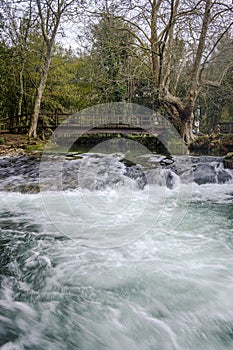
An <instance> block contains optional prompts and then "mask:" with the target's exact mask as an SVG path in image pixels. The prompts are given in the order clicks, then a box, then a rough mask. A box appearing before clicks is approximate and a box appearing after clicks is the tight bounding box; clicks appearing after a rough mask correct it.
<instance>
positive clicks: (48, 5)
mask: <svg viewBox="0 0 233 350" xmlns="http://www.w3.org/2000/svg"><path fill="white" fill-rule="evenodd" d="M76 3H77V1H75V0H35V5H36V12H37V14H38V17H39V22H40V27H41V32H42V36H43V39H44V43H45V55H44V61H43V65H42V67H41V74H40V81H39V84H38V86H37V89H36V95H35V100H34V108H33V114H32V118H31V124H30V128H29V132H28V134H29V136H30V137H36V136H37V124H38V118H39V113H40V106H41V100H42V96H43V93H44V89H45V86H46V82H47V78H48V74H49V68H50V64H51V58H52V53H53V48H54V44H55V39H56V35H57V33H58V30H59V27H60V26H61V22H62V20H63V21H64V20H65V18H69V17H70V16H71V14H72V11H71V10H72V9H71V8H72V6H73V5H75V4H76ZM73 13H76V8H73Z"/></svg>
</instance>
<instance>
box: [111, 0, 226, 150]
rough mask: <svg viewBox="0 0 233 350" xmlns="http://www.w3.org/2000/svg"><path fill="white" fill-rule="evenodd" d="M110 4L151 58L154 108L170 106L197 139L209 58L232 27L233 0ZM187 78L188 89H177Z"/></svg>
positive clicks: (223, 67)
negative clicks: (197, 119) (198, 110)
mask: <svg viewBox="0 0 233 350" xmlns="http://www.w3.org/2000/svg"><path fill="white" fill-rule="evenodd" d="M106 3H107V4H108V6H109V7H110V6H111V4H112V7H114V8H115V13H117V14H118V16H119V17H121V18H124V20H125V21H126V22H128V23H129V24H130V25H131V26H132V27H134V28H135V29H136V30H135V31H134V35H135V38H136V39H137V44H138V46H139V47H140V48H141V50H143V51H144V52H145V54H147V55H149V56H150V59H151V75H152V79H153V86H154V91H153V95H154V108H163V109H165V111H166V112H167V114H168V115H169V116H170V117H171V119H172V120H173V122H174V123H175V124H176V125H177V126H178V127H179V129H180V131H181V134H182V136H183V138H184V139H185V140H186V142H187V143H188V144H189V143H190V141H191V140H192V139H193V138H194V136H193V132H192V124H193V118H194V108H195V103H196V100H197V97H198V95H199V93H200V91H201V89H202V87H203V86H204V85H205V84H207V79H206V74H205V71H206V67H208V65H209V64H210V62H209V59H210V57H211V59H213V58H214V55H213V52H214V51H215V49H216V46H217V45H218V43H219V42H221V41H222V40H223V39H224V38H225V36H226V35H228V34H229V32H230V30H231V28H232V6H231V0H226V1H217V0H192V1H186V0H167V1H162V0H150V1H143V0H141V1H140V3H139V2H138V1H136V0H124V1H121V2H118V3H117V2H113V1H110V0H109V1H107V0H106ZM181 46H183V47H182V49H181V50H179V48H181ZM231 64H232V60H231V62H228V64H227V66H226V65H224V64H222V65H221V67H220V74H219V76H218V82H220V81H221V79H222V78H223V76H224V74H225V73H226V71H227V69H229V65H231ZM184 72H185V74H186V76H185V77H184ZM204 77H205V79H203V78H204ZM182 79H183V80H184V81H185V86H186V89H185V94H184V93H183V94H180V93H179V91H178V85H179V83H180V82H181V81H182ZM209 83H210V84H211V81H209ZM215 83H216V82H215Z"/></svg>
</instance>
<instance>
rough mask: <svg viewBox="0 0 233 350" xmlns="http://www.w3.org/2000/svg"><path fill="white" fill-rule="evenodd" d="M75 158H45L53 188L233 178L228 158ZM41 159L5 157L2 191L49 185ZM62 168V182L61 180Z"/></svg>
mask: <svg viewBox="0 0 233 350" xmlns="http://www.w3.org/2000/svg"><path fill="white" fill-rule="evenodd" d="M69 158H70V159H69V160H68V159H67V157H65V156H48V157H47V159H46V160H43V178H44V179H43V180H44V181H45V182H46V177H47V178H50V180H49V186H48V189H49V190H52V191H54V190H55V191H60V190H77V189H79V188H85V189H88V190H90V191H101V190H105V189H119V188H124V187H125V188H127V187H128V188H131V189H133V190H142V189H144V187H145V186H146V185H153V184H156V185H159V186H166V187H167V188H169V189H174V188H176V187H177V186H179V184H180V183H190V182H195V183H197V184H198V185H204V184H207V183H216V184H224V183H231V182H232V181H233V170H231V169H226V168H224V163H223V158H222V157H185V156H180V157H179V156H176V157H174V158H173V159H172V160H170V159H167V158H166V157H162V156H158V155H154V156H153V157H147V156H145V157H144V159H141V160H140V159H139V161H138V160H137V161H138V163H137V161H135V163H133V162H130V161H127V160H126V159H125V158H124V154H91V153H87V154H83V155H81V156H80V155H79V157H74V159H72V157H69ZM77 158H78V159H77ZM40 161H41V160H40V158H39V157H32V156H28V157H25V156H23V157H2V158H0V167H1V174H0V177H1V181H0V191H11V192H12V191H13V192H22V193H27V192H29V193H37V192H39V191H40V186H42V187H43V186H44V183H43V181H41V182H40V183H39V178H40V177H41V173H40ZM140 161H141V163H140ZM139 163H140V164H139ZM56 168H57V169H58V170H57V173H56ZM59 172H61V174H60V175H61V176H60V177H61V181H60V184H58V181H57V180H56V178H57V175H58V177H59ZM42 187H41V188H42Z"/></svg>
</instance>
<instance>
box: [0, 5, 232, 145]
mask: <svg viewBox="0 0 233 350" xmlns="http://www.w3.org/2000/svg"><path fill="white" fill-rule="evenodd" d="M228 2H229V1H224V2H221V1H219V2H218V3H215V2H212V1H211V0H202V1H201V2H200V1H196V0H195V1H193V2H191V3H190V4H187V3H186V2H184V1H183V0H169V1H167V2H166V3H165V2H161V1H151V2H148V1H144V0H141V1H140V2H139V3H137V2H135V4H133V3H132V1H128V0H126V1H124V2H123V3H122V2H121V1H106V2H104V3H102V2H99V3H98V2H97V3H96V2H95V5H94V3H93V4H92V1H91V2H90V1H88V2H87V1H79V0H73V1H66V0H64V1H55V0H30V1H23V0H19V1H17V2H14V1H5V0H1V2H0V69H1V70H0V74H1V95H0V118H1V121H0V124H1V128H2V129H4V128H5V129H9V128H10V129H12V130H14V131H16V132H23V133H28V132H29V135H30V136H34V137H36V136H37V134H40V130H39V127H38V113H39V112H40V113H41V114H45V113H51V114H53V113H75V112H77V111H80V110H82V109H84V108H86V107H89V106H92V105H95V104H98V103H105V102H118V101H126V102H134V103H138V104H141V105H144V106H147V107H150V108H154V109H156V110H157V111H158V112H159V113H161V114H163V115H165V116H166V117H168V118H169V119H170V121H171V122H172V123H173V124H174V125H175V126H176V127H177V129H178V130H179V131H180V133H181V135H182V136H183V138H184V139H185V140H186V142H187V143H188V144H190V142H191V141H192V140H193V139H194V135H193V128H194V127H193V123H194V121H195V120H199V122H200V132H201V133H204V134H208V135H212V134H216V133H218V123H219V122H221V121H224V122H228V121H232V115H233V78H232V77H233V64H232V62H233V45H232V43H233V40H232V34H231V33H232V32H231V28H232V23H231V21H229V18H230V17H231V15H232V8H231V6H230V2H229V4H228ZM162 3H163V5H162ZM92 5H93V11H90V9H91V8H92ZM228 5H229V6H228ZM184 8H185V9H186V10H185V11H184ZM87 23H88V24H87ZM67 25H69V26H72V30H73V32H76V33H77V34H76V41H77V42H78V46H79V51H78V52H77V51H74V49H73V48H65V47H64V45H63V42H62V35H63V36H65V35H66V31H67Z"/></svg>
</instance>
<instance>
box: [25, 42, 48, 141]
mask: <svg viewBox="0 0 233 350" xmlns="http://www.w3.org/2000/svg"><path fill="white" fill-rule="evenodd" d="M50 62H51V47H50V48H49V49H48V50H47V54H46V60H45V63H44V67H43V69H42V73H41V79H40V83H39V86H38V88H37V90H36V96H35V101H34V107H33V113H32V117H31V122H30V128H29V131H28V136H29V137H37V125H38V119H39V114H40V106H41V100H42V96H43V93H44V89H45V85H46V82H47V78H48V73H49V67H50Z"/></svg>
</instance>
